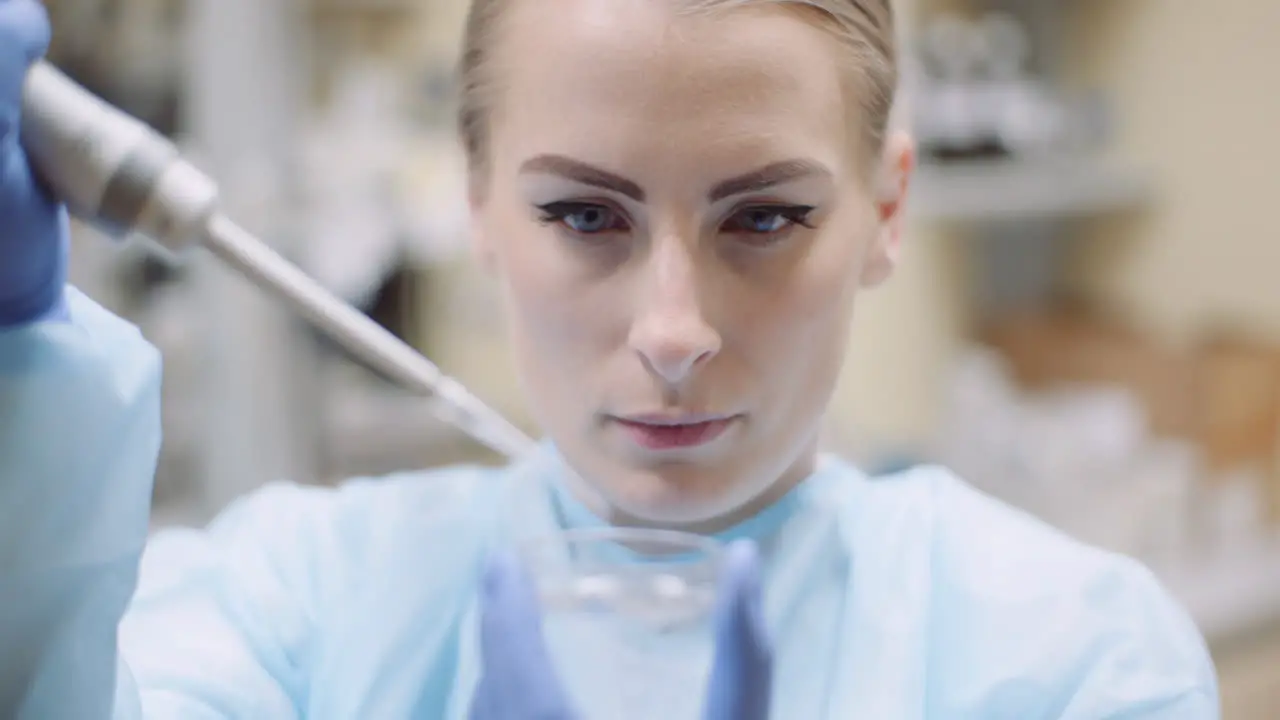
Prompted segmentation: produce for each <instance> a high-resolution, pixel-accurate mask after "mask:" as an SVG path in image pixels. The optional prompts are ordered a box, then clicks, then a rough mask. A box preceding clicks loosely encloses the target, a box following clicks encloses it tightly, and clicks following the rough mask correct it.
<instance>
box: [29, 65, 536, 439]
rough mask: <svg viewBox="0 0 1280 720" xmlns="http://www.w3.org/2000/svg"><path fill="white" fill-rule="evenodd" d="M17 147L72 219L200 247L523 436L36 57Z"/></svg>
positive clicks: (487, 421)
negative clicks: (276, 248)
mask: <svg viewBox="0 0 1280 720" xmlns="http://www.w3.org/2000/svg"><path fill="white" fill-rule="evenodd" d="M22 113H23V120H22V133H21V139H22V145H23V148H24V149H25V150H26V151H27V154H28V156H29V157H30V158H31V161H32V163H33V165H34V166H35V168H36V172H37V173H38V174H39V175H40V177H41V179H42V180H44V181H45V182H46V183H47V184H48V185H49V187H50V189H51V190H52V191H53V193H54V194H55V195H57V196H58V197H59V198H60V199H62V200H63V201H64V202H65V203H66V205H67V208H68V209H69V210H70V211H71V213H72V214H74V215H75V216H76V217H78V218H80V219H82V220H84V221H86V222H88V223H90V224H92V225H94V226H95V227H97V228H98V229H100V230H102V231H103V232H105V233H106V234H108V235H109V236H112V237H116V238H123V237H125V236H127V235H130V234H138V235H141V236H143V237H146V238H148V239H149V240H151V241H152V242H154V243H155V244H156V245H157V246H159V247H160V248H162V249H163V250H165V251H166V252H167V253H168V254H170V255H175V256H178V257H181V256H182V255H184V254H186V253H187V252H188V251H190V250H191V248H193V247H195V246H199V245H203V246H204V247H205V248H207V249H208V250H209V251H210V252H211V253H212V254H213V255H215V256H216V257H218V258H220V259H221V260H222V261H223V262H225V263H226V264H227V265H229V266H231V267H232V268H233V269H235V270H236V271H238V272H239V273H241V274H242V275H244V276H245V277H247V278H248V279H249V280H250V281H251V282H253V283H254V284H255V285H257V286H258V287H260V288H262V289H264V290H266V291H268V292H270V293H271V294H272V295H274V296H275V297H276V298H278V299H279V300H281V301H283V302H284V303H285V304H286V305H288V306H289V307H290V308H292V309H293V310H295V311H296V312H298V313H299V314H300V315H302V317H303V318H305V319H306V320H307V321H308V322H310V323H311V324H312V325H314V326H315V327H316V328H318V329H319V330H321V331H322V332H324V333H325V334H326V335H328V336H329V337H331V338H332V339H334V340H336V341H337V342H338V343H339V344H340V345H342V346H343V347H344V348H346V349H347V350H349V351H350V352H352V353H353V354H354V355H355V356H356V357H358V358H360V359H361V360H363V361H364V362H366V363H368V364H369V365H370V366H371V367H373V368H375V369H377V370H378V371H380V372H382V373H384V374H385V375H387V376H388V377H390V378H392V379H393V380H395V381H396V382H397V383H399V384H400V385H403V386H404V387H406V388H408V389H410V390H413V391H416V392H419V393H422V394H424V395H426V396H428V397H429V398H430V401H431V403H432V409H433V411H434V412H435V413H436V414H437V416H438V417H440V418H441V419H442V420H444V421H445V422H448V423H450V424H451V425H453V426H455V427H457V428H458V429H459V430H462V431H463V432H465V433H466V434H468V435H470V436H471V437H472V438H474V439H475V440H477V441H479V442H480V443H482V444H484V445H486V446H488V447H489V448H491V449H493V450H496V451H498V452H500V453H502V454H503V455H505V456H507V457H516V456H519V455H521V454H523V453H524V452H525V451H527V450H528V449H529V448H531V447H532V445H533V441H532V440H531V439H530V438H529V437H528V436H527V435H525V434H524V433H522V432H521V431H520V430H519V429H518V428H516V427H515V426H514V425H512V424H511V423H510V422H508V421H507V419H506V418H504V417H503V416H502V415H500V414H499V413H498V412H496V411H495V410H493V409H492V408H490V407H489V406H487V405H486V404H485V403H484V402H483V401H482V400H480V399H479V398H477V397H476V396H474V395H473V394H471V393H470V392H469V391H468V390H467V389H466V388H465V387H463V386H462V384H461V383H459V382H458V381H456V380H454V379H453V378H451V377H449V376H447V375H445V374H444V373H443V372H441V370H440V369H439V368H438V367H436V365H435V364H434V363H432V362H431V361H430V360H428V359H427V358H426V357H424V356H423V355H422V354H421V353H419V352H418V351H417V350H414V349H413V348H412V347H410V346H409V345H408V344H406V343H404V342H403V341H401V340H400V339H399V338H397V337H396V336H394V335H392V334H391V333H390V332H388V331H387V330H385V329H384V328H383V327H382V326H380V325H378V324H377V323H375V322H374V321H373V320H371V319H370V318H368V317H367V316H365V315H364V314H363V313H361V312H359V311H358V310H356V309H355V308H353V307H352V306H351V305H349V304H348V303H346V302H345V301H343V300H342V299H341V298H339V297H337V296H336V295H334V294H333V293H331V292H329V291H328V290H327V289H325V288H324V287H323V286H322V285H320V284H319V283H317V282H316V281H315V280H313V279H312V278H310V277H309V276H308V275H307V274H306V273H304V272H303V271H302V270H301V269H299V268H298V267H296V266H295V265H293V264H291V263H290V262H288V261H287V260H285V259H284V258H283V257H282V256H280V255H279V254H278V253H276V252H275V251H274V250H272V249H271V248H270V247H268V246H267V245H265V244H264V243H262V242H261V241H260V240H258V239H257V238H255V237H254V236H253V235H252V234H251V233H249V232H248V231H246V230H245V229H244V228H242V227H240V226H238V225H236V224H235V223H234V222H232V220H231V219H230V218H229V217H227V216H226V215H225V214H224V213H223V212H222V211H221V210H220V208H219V204H218V188H217V185H216V184H215V183H214V182H213V180H212V179H211V178H209V177H208V176H207V175H205V174H204V173H202V172H201V171H200V170H198V169H197V168H196V167H195V166H194V165H192V164H191V163H190V162H188V161H186V160H185V159H183V158H182V156H181V154H180V153H179V152H178V149H177V148H176V147H175V146H174V145H173V143H171V142H169V140H168V139H167V138H165V137H164V136H163V135H161V134H159V133H158V132H156V131H155V130H153V129H152V128H150V127H147V126H146V125H145V124H144V123H142V122H141V121H139V120H137V119H136V118H133V117H131V116H129V115H127V114H126V113H124V112H123V111H121V110H119V109H117V108H114V107H112V106H111V105H110V104H108V103H107V102H105V101H103V100H102V99H101V98H98V97H96V96H95V95H93V94H92V93H90V92H89V91H88V90H86V89H84V88H83V87H81V86H79V85H78V84H76V83H75V81H73V80H71V79H70V78H68V77H67V76H66V75H64V74H63V73H62V72H61V71H59V70H58V69H57V68H55V67H54V66H53V65H51V64H49V63H48V62H45V61H40V62H37V63H36V64H35V65H34V66H33V67H32V68H31V70H30V72H29V73H28V74H27V78H26V82H25V85H24V86H23V98H22Z"/></svg>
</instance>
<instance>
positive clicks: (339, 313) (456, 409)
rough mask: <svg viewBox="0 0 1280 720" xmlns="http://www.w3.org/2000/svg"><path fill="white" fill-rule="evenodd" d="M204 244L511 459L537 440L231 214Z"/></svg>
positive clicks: (217, 222)
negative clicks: (346, 301)
mask: <svg viewBox="0 0 1280 720" xmlns="http://www.w3.org/2000/svg"><path fill="white" fill-rule="evenodd" d="M204 245H205V247H206V248H208V249H209V251H210V252H212V253H213V254H214V255H216V256H217V257H219V258H220V259H221V260H222V261H223V262H225V263H226V264H227V265H229V266H231V267H232V268H234V269H235V270H237V271H239V272H240V273H241V274H243V275H244V276H246V277H248V278H249V279H250V280H251V281H252V282H253V283H254V284H255V285H257V286H258V287H261V288H263V289H265V290H267V291H269V292H271V293H272V294H273V295H275V296H276V297H277V298H279V299H281V300H282V301H284V302H285V304H287V305H288V306H289V307H291V308H293V309H294V310H295V311H296V312H298V313H299V314H300V315H302V316H303V317H304V318H305V319H306V320H307V321H308V322H310V323H311V324H312V325H314V326H315V327H317V328H318V329H320V330H321V331H323V332H324V333H325V334H326V335H328V336H329V337H331V338H333V339H334V340H336V341H337V342H338V343H339V344H341V345H342V346H343V347H344V348H346V349H348V350H350V351H351V352H353V353H355V354H356V355H357V356H358V357H359V358H360V359H361V360H363V361H364V362H366V363H368V364H369V365H370V366H371V367H373V368H375V369H377V370H378V371H380V372H382V373H385V374H386V375H387V376H389V377H391V378H392V379H393V380H395V381H396V382H397V383H399V384H400V385H403V386H404V387H406V388H408V389H411V390H416V391H418V392H421V393H423V394H426V395H430V396H431V398H432V401H433V402H434V408H433V409H434V410H435V412H436V413H437V414H438V415H439V416H441V418H442V419H444V420H445V421H447V422H449V423H450V424H452V425H454V426H455V427H457V428H458V429H460V430H462V431H463V432H465V433H467V434H468V435H470V436H471V437H473V438H475V439H476V440H478V441H480V442H481V443H483V444H485V445H487V446H488V447H490V448H492V449H493V450H496V451H498V452H500V453H503V454H504V455H507V456H508V457H514V456H517V455H520V454H522V453H523V452H524V451H526V450H528V449H529V448H530V446H531V445H532V443H533V441H532V440H530V439H529V438H528V436H526V435H525V434H524V433H522V432H520V430H519V429H517V428H516V427H515V426H514V425H512V424H511V423H510V422H508V421H507V420H506V418H504V417H502V416H501V415H499V414H498V413H497V412H495V411H494V410H493V409H491V408H490V407H488V406H487V405H485V404H484V403H483V402H481V401H480V400H479V399H478V398H476V397H475V396H474V395H472V394H471V393H470V392H468V391H467V389H466V388H464V387H463V386H462V384H461V383H459V382H457V381H456V380H454V379H453V378H451V377H449V376H448V375H445V374H444V373H442V372H441V371H440V369H439V368H438V367H436V365H435V364H434V363H432V362H431V361H430V360H428V359H427V358H425V357H424V356H423V355H422V354H421V353H419V352H418V351H417V350H414V349H413V348H412V347H410V346H409V345H407V344H405V343H404V342H403V341H401V340H400V339H399V338H397V337H396V336H394V335H392V334H391V333H389V332H387V331H386V330H385V329H384V328H383V327H382V326H381V325H378V324H377V323H375V322H374V321H372V320H370V319H369V318H368V317H367V316H365V315H364V314H363V313H361V312H359V311H358V310H356V309H355V308H353V307H351V306H350V305H349V304H347V303H345V302H343V301H341V300H340V299H338V298H337V297H336V296H334V295H332V294H331V293H329V291H327V290H325V289H324V288H323V287H322V286H320V285H319V284H317V283H316V282H315V281H314V280H312V279H311V278H310V277H309V276H307V275H306V274H305V273H303V272H302V271H301V270H300V269H298V268H297V267H296V266H295V265H293V264H291V263H289V262H288V261H287V260H285V259H284V258H283V257H281V256H280V255H279V254H278V253H276V252H275V251H274V250H272V249H271V248H269V247H267V246H266V245H265V244H263V243H262V242H261V241H259V240H258V239H257V238H255V237H254V236H253V235H251V234H249V233H248V232H247V231H245V230H244V229H243V228H241V227H239V226H238V225H236V224H235V223H233V222H232V221H231V220H230V219H229V218H227V217H226V216H224V215H222V214H215V215H213V217H212V218H211V219H210V221H209V227H208V229H207V230H206V232H205V237H204Z"/></svg>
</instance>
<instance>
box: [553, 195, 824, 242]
mask: <svg viewBox="0 0 1280 720" xmlns="http://www.w3.org/2000/svg"><path fill="white" fill-rule="evenodd" d="M815 209H816V208H814V207H813V206H810V205H778V204H774V205H769V204H763V205H748V206H746V207H743V208H740V209H738V210H737V211H735V212H734V213H733V214H732V215H731V216H729V219H728V220H726V221H725V223H724V225H728V224H729V223H731V222H733V221H734V220H735V219H741V218H743V216H745V215H749V214H751V213H766V214H767V215H768V216H769V217H774V218H781V219H782V220H784V221H785V222H786V223H787V224H786V226H784V227H782V228H779V229H777V230H772V231H768V232H753V231H750V230H735V231H732V232H735V233H737V234H744V235H754V236H757V237H758V239H757V240H755V242H756V244H759V245H769V244H772V243H773V242H776V241H777V240H779V239H781V238H782V237H783V236H785V235H786V234H787V233H788V232H789V231H790V230H792V229H794V228H795V227H796V226H800V227H805V228H809V229H813V225H811V224H810V223H809V216H810V215H812V214H813V211H814V210H815ZM538 210H539V211H540V212H541V215H540V216H539V218H538V220H539V222H541V223H542V224H544V225H551V224H557V225H561V226H563V227H564V228H565V229H566V230H568V231H569V232H571V233H574V234H575V235H579V236H583V237H595V236H597V235H604V234H607V233H611V232H622V231H625V230H626V227H625V223H626V217H625V215H623V213H621V212H619V211H617V210H615V209H614V208H612V207H610V206H608V205H603V204H600V203H588V202H553V203H547V204H545V205H539V206H538ZM590 211H598V212H602V213H605V214H606V217H607V219H610V220H611V222H610V224H609V226H608V227H607V228H605V229H602V230H594V231H582V230H578V229H575V228H574V227H572V226H571V225H569V223H568V219H569V218H570V217H572V216H574V215H577V214H579V213H583V212H590ZM619 223H621V224H623V227H618V224H619ZM722 227H723V226H722Z"/></svg>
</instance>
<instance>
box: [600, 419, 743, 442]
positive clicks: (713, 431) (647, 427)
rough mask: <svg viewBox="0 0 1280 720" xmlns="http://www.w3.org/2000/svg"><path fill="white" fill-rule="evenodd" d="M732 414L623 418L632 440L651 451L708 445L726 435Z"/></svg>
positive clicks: (622, 420)
mask: <svg viewBox="0 0 1280 720" xmlns="http://www.w3.org/2000/svg"><path fill="white" fill-rule="evenodd" d="M732 423H733V418H732V417H728V418H726V417H681V418H664V417H643V418H619V419H618V424H619V425H621V426H622V429H623V430H624V431H625V432H626V433H627V435H628V437H630V439H631V441H632V442H634V443H635V444H637V445H639V446H640V447H643V448H645V449H647V450H678V449H684V448H694V447H698V446H700V445H706V444H707V443H710V442H711V441H713V440H715V439H716V438H718V437H720V436H721V435H723V434H724V432H725V431H726V430H728V429H729V426H730V425H731V424H732Z"/></svg>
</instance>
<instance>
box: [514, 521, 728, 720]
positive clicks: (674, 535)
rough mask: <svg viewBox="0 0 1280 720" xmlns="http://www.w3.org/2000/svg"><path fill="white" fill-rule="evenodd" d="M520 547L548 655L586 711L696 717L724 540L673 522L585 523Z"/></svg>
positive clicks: (626, 718)
mask: <svg viewBox="0 0 1280 720" xmlns="http://www.w3.org/2000/svg"><path fill="white" fill-rule="evenodd" d="M519 552H520V556H521V558H522V560H523V562H524V564H525V566H526V568H527V569H528V571H529V574H530V576H531V578H532V580H533V582H534V585H535V587H536V588H537V592H538V597H539V600H540V602H541V605H542V612H543V635H544V637H545V638H546V641H547V647H548V650H549V651H550V654H551V658H552V662H554V663H555V665H556V669H557V671H558V673H559V675H560V678H561V680H562V681H563V682H564V683H565V685H566V687H567V688H568V690H569V693H570V695H571V696H572V697H573V698H574V700H575V702H576V703H577V705H578V709H579V711H580V712H581V713H582V714H583V716H584V717H586V718H590V719H594V718H617V719H618V720H630V719H631V718H637V719H638V718H655V717H661V718H664V720H684V719H686V718H687V719H688V720H694V718H698V717H699V716H700V715H701V712H702V705H703V698H704V695H705V689H706V684H707V680H708V678H709V676H710V672H711V664H712V657H713V655H714V642H713V638H712V623H711V619H712V614H713V609H714V605H715V596H716V585H717V581H718V578H719V573H720V567H721V562H722V554H723V548H722V546H721V544H720V543H719V542H718V541H716V540H714V539H711V538H707V537H703V536H700V535H694V534H690V533H682V532H677V531H671V530H649V529H643V528H586V529H577V530H568V531H565V532H562V533H558V534H555V535H550V536H544V537H540V538H535V539H533V540H530V541H528V542H526V543H524V544H523V545H522V546H521V547H520V551H519Z"/></svg>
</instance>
